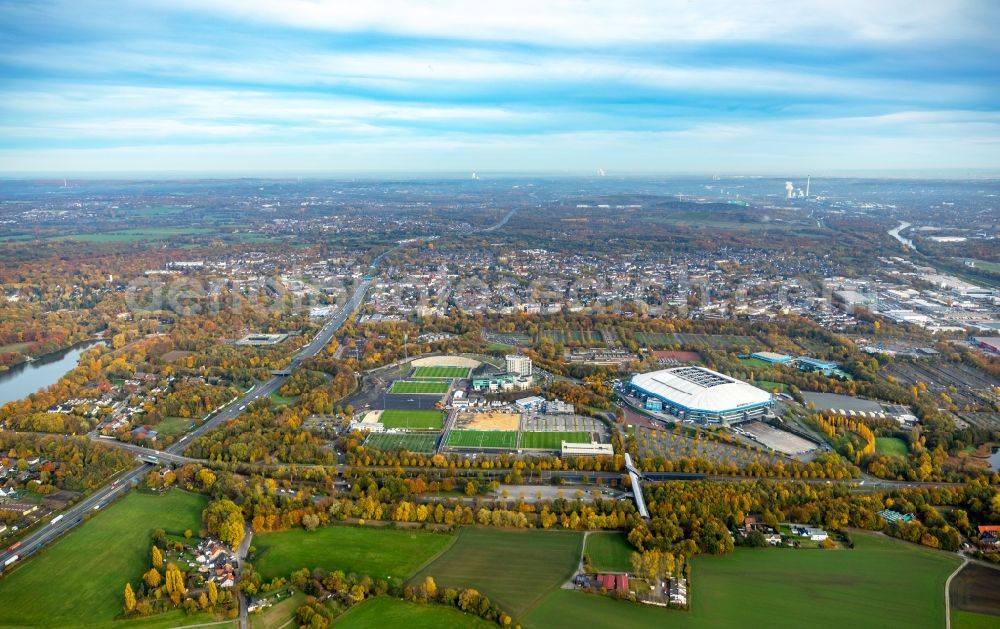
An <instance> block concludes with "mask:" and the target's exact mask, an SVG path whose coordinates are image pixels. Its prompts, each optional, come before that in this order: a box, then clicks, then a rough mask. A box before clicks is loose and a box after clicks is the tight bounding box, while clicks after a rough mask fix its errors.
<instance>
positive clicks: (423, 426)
mask: <svg viewBox="0 0 1000 629" xmlns="http://www.w3.org/2000/svg"><path fill="white" fill-rule="evenodd" d="M379 423H381V424H382V425H383V426H385V427H386V428H405V429H409V430H441V429H442V428H443V427H444V415H443V414H442V413H441V411H421V410H400V409H386V410H384V411H382V415H380V416H379Z"/></svg>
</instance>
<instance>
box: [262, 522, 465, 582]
mask: <svg viewBox="0 0 1000 629" xmlns="http://www.w3.org/2000/svg"><path fill="white" fill-rule="evenodd" d="M452 539H454V536H453V535H450V534H444V533H428V532H425V531H415V530H409V529H406V530H404V529H390V528H384V527H363V526H341V525H336V524H334V525H330V526H324V527H321V528H319V529H316V530H315V531H311V532H310V531H306V530H304V529H292V530H288V531H280V532H278V533H261V534H260V535H254V538H253V544H254V546H256V547H257V555H256V558H255V562H254V566H255V567H256V568H257V571H258V572H260V574H261V575H262V576H263V577H264V580H265V581H270V580H271V579H273V578H274V577H287V576H288V575H290V574H291V573H293V572H295V571H296V570H299V569H301V568H309V569H310V570H312V569H313V568H324V569H326V570H343V571H344V572H345V573H349V572H354V573H357V574H359V575H362V574H364V575H368V576H370V577H372V578H373V579H384V578H386V577H390V576H391V577H392V578H393V579H405V578H407V577H409V576H410V575H411V574H412V573H413V571H414V570H416V569H417V568H419V567H420V566H421V564H423V563H424V562H425V561H427V560H428V559H430V558H431V557H433V556H434V555H435V554H437V553H438V552H440V551H441V550H442V549H443V548H444V547H445V546H447V545H448V544H449V543H451V541H452Z"/></svg>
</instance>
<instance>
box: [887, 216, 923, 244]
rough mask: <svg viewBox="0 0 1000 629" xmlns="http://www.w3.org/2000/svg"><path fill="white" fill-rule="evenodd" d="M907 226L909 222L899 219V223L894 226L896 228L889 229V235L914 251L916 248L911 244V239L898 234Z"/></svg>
mask: <svg viewBox="0 0 1000 629" xmlns="http://www.w3.org/2000/svg"><path fill="white" fill-rule="evenodd" d="M909 226H910V223H907V222H906V221H901V222H900V223H899V226H898V227H896V229H890V230H889V235H890V236H892V237H893V238H895V239H896V240H898V241H899V242H901V243H903V244H904V245H906V246H907V247H909V248H910V249H913V250H914V251H916V250H917V248H916V247H914V246H913V241H912V240H910V239H909V238H903V237H902V236H900V235H899V232H901V231H903V230H904V229H906V228H907V227H909Z"/></svg>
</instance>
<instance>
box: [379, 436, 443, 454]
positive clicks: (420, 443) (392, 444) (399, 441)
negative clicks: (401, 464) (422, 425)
mask: <svg viewBox="0 0 1000 629" xmlns="http://www.w3.org/2000/svg"><path fill="white" fill-rule="evenodd" d="M440 434H441V433H439V432H410V433H388V432H373V433H371V434H370V435H368V438H367V439H365V445H366V446H369V447H372V448H377V449H379V450H386V451H388V450H407V451H409V452H423V453H428V452H434V449H435V447H436V446H437V439H438V436H439V435H440Z"/></svg>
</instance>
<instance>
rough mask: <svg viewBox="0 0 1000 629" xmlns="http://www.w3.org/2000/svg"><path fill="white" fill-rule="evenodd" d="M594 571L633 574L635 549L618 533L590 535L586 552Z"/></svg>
mask: <svg viewBox="0 0 1000 629" xmlns="http://www.w3.org/2000/svg"><path fill="white" fill-rule="evenodd" d="M584 552H585V553H587V555H588V556H589V557H590V563H591V565H592V566H593V567H594V570H598V571H600V572H631V571H632V553H633V552H635V548H633V547H632V545H631V544H629V543H628V540H626V539H625V536H624V535H623V534H621V533H618V532H608V533H593V532H592V533H589V534H588V535H587V545H586V549H585V550H584Z"/></svg>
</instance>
